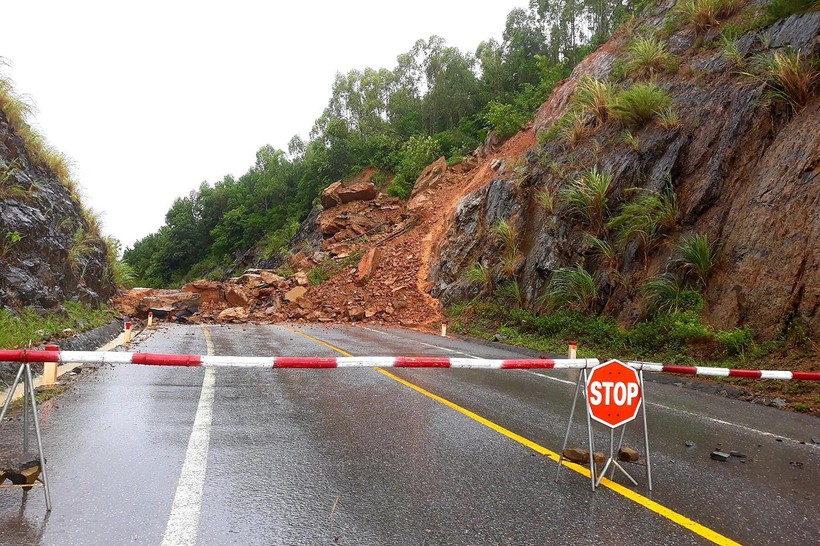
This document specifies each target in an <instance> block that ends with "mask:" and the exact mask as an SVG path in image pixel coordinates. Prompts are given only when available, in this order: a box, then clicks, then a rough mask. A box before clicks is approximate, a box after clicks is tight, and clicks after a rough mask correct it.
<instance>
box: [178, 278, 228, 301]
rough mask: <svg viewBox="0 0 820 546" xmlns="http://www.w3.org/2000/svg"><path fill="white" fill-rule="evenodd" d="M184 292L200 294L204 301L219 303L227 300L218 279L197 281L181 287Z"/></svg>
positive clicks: (201, 299)
mask: <svg viewBox="0 0 820 546" xmlns="http://www.w3.org/2000/svg"><path fill="white" fill-rule="evenodd" d="M181 290H182V291H183V292H191V293H193V294H199V299H200V301H201V302H202V303H218V302H221V301H224V300H225V291H224V290H223V287H222V283H221V282H218V281H204V280H203V281H195V282H191V283H188V284H186V285H185V286H183V287H182V288H181Z"/></svg>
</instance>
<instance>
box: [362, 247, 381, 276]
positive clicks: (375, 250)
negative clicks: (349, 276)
mask: <svg viewBox="0 0 820 546" xmlns="http://www.w3.org/2000/svg"><path fill="white" fill-rule="evenodd" d="M380 258H381V250H379V247H372V248H370V249H369V250H368V251H367V252H366V253H365V255H364V256H362V260H361V261H360V262H359V268H358V270H357V272H356V282H357V283H358V284H362V283H365V282H367V281H368V280H370V278H371V277H372V276H373V274H374V273H375V272H376V268H377V267H379V259H380Z"/></svg>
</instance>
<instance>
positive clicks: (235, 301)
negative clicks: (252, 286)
mask: <svg viewBox="0 0 820 546" xmlns="http://www.w3.org/2000/svg"><path fill="white" fill-rule="evenodd" d="M225 300H226V301H227V302H228V305H230V306H232V307H247V305H248V303H249V301H250V300H249V298H248V295H247V294H246V293H245V291H244V290H242V289H241V288H240V287H238V286H235V285H234V286H228V288H227V289H226V290H225Z"/></svg>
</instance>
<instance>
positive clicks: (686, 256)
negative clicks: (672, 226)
mask: <svg viewBox="0 0 820 546" xmlns="http://www.w3.org/2000/svg"><path fill="white" fill-rule="evenodd" d="M678 252H679V253H680V254H681V258H680V266H681V269H682V270H683V271H684V274H685V275H686V274H690V275H693V276H694V277H695V279H696V281H697V283H698V284H699V285H700V286H706V279H707V278H708V277H709V273H711V271H712V267H713V266H714V265H715V256H716V254H717V253H716V250H715V245H713V244H711V243H709V238H708V237H707V236H706V235H702V234H700V233H690V234H688V235H684V236H683V237H681V240H680V243H679V244H678Z"/></svg>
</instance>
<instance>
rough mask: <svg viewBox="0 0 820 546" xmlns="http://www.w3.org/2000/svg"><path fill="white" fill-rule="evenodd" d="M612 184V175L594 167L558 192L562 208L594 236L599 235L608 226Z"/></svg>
mask: <svg viewBox="0 0 820 546" xmlns="http://www.w3.org/2000/svg"><path fill="white" fill-rule="evenodd" d="M611 184H612V173H610V172H608V171H599V170H598V168H597V167H593V168H592V169H591V170H589V171H587V172H585V173H583V174H582V175H581V176H580V177H578V178H576V179H575V181H573V182H572V183H571V184H570V185H569V186H567V187H565V188H563V189H561V191H559V192H558V198H559V202H560V206H561V208H562V210H565V211H567V212H568V213H569V214H570V216H572V217H575V218H577V219H579V220H581V221H582V222H583V223H584V225H585V226H586V227H587V228H588V229H590V230H591V232H592V234H593V235H598V234H599V233H601V232H602V231H603V229H604V225H605V224H606V219H607V215H608V207H607V196H608V194H609V189H610V185H611Z"/></svg>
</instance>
